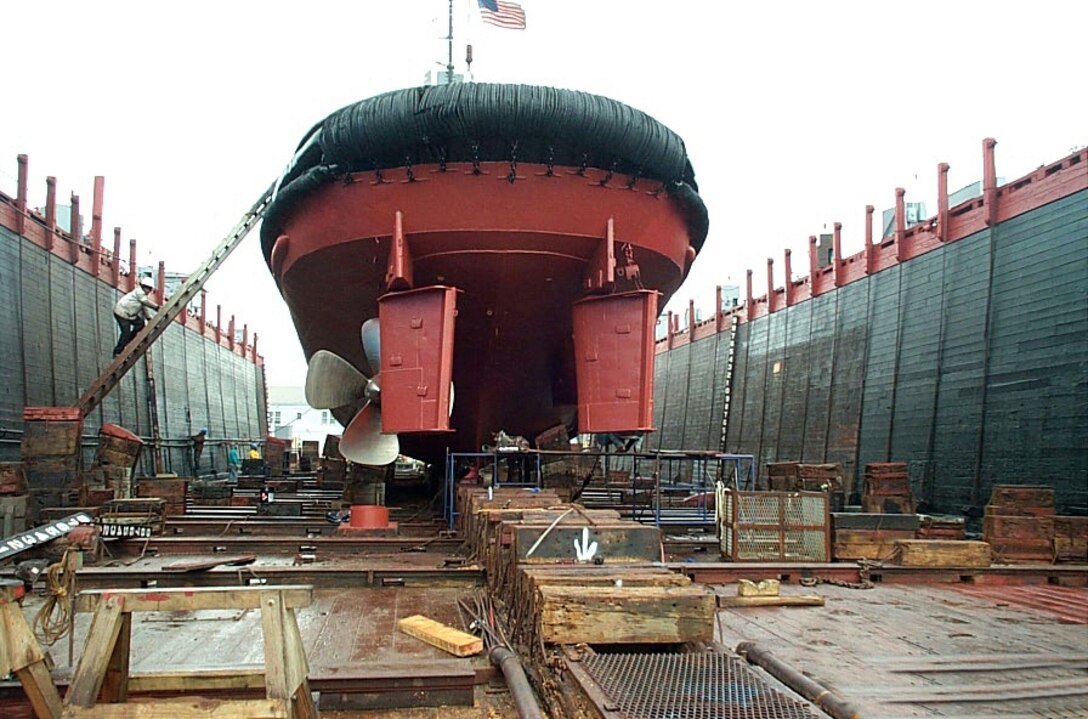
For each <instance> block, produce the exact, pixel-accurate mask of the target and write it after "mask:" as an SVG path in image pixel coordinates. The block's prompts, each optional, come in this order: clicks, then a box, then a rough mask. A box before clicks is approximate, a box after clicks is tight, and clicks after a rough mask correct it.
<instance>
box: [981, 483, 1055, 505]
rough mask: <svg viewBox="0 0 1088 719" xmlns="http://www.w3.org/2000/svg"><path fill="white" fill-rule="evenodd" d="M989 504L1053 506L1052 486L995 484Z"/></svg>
mask: <svg viewBox="0 0 1088 719" xmlns="http://www.w3.org/2000/svg"><path fill="white" fill-rule="evenodd" d="M990 504H993V505H1007V506H1010V507H1053V506H1054V488H1053V487H1048V486H1046V485H1041V484H1036V485H1032V484H1020V485H1017V484H995V485H994V487H993V492H992V493H991V494H990Z"/></svg>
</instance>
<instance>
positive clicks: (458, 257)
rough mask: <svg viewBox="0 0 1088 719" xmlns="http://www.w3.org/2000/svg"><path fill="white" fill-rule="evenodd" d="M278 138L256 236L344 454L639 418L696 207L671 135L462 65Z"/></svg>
mask: <svg viewBox="0 0 1088 719" xmlns="http://www.w3.org/2000/svg"><path fill="white" fill-rule="evenodd" d="M295 158H296V159H295V161H294V163H293V164H292V166H291V167H289V168H288V170H287V171H286V172H285V173H284V175H283V177H282V178H281V180H280V183H279V187H278V189H277V191H276V196H275V198H274V200H273V202H272V204H271V205H270V207H269V209H268V212H267V214H266V216H265V219H264V223H263V225H262V229H261V242H262V247H263V251H264V254H265V258H266V260H267V263H268V266H269V269H270V270H271V272H272V274H273V276H274V277H275V279H276V282H277V284H278V286H279V289H280V292H281V294H282V296H283V298H284V300H285V301H286V303H287V305H288V307H289V308H290V311H291V315H292V318H293V320H294V324H295V328H296V330H297V332H298V336H299V340H300V341H301V343H302V347H303V350H304V352H305V354H306V357H307V360H308V362H309V369H308V374H307V381H306V389H307V399H308V401H309V402H310V403H311V404H312V405H313V406H315V407H318V408H327V409H330V410H332V412H333V414H334V416H335V417H336V418H337V419H338V420H339V421H340V422H341V423H343V424H345V425H346V429H345V431H344V436H343V439H342V441H341V444H340V450H341V452H342V453H343V454H344V456H346V457H347V458H349V459H351V460H353V461H356V462H360V463H363V464H373V465H382V464H388V463H390V462H393V461H395V460H396V458H397V456H398V455H399V454H406V455H410V456H412V457H417V458H420V459H423V460H427V461H432V460H435V459H439V458H441V457H442V456H443V455H444V453H445V452H446V451H447V449H449V450H451V451H478V450H479V448H480V446H481V445H482V444H483V443H484V442H486V441H489V440H490V438H491V436H492V435H493V433H495V432H496V431H498V430H500V429H501V430H504V431H505V432H507V433H508V434H511V435H522V436H526V437H533V436H535V435H537V434H538V433H540V432H542V431H545V430H547V429H549V428H554V427H556V426H558V425H560V424H562V425H565V426H566V427H567V428H568V430H569V431H577V432H592V433H610V434H621V435H635V436H637V435H639V434H641V433H645V432H647V431H650V430H651V429H652V415H653V387H652V383H653V358H654V325H655V321H656V318H657V314H658V308H659V307H660V306H662V305H663V303H664V302H666V301H667V300H668V298H669V297H670V296H671V295H672V293H673V292H674V291H675V290H676V289H677V288H678V287H679V286H680V284H681V282H682V281H683V280H684V277H685V276H686V275H687V272H688V270H689V269H690V267H691V264H692V262H693V261H694V259H695V257H696V254H697V253H698V251H699V249H700V248H701V246H702V244H703V242H704V240H705V238H706V234H707V227H708V218H707V212H706V208H705V206H704V204H703V202H702V200H701V199H700V197H699V195H698V191H697V186H696V184H695V177H694V172H693V170H692V167H691V163H690V162H689V160H688V157H687V153H686V150H685V147H684V143H683V141H682V140H681V139H680V137H679V136H677V135H676V133H674V132H672V131H671V130H669V129H668V128H667V127H665V126H664V125H662V124H661V123H660V122H658V121H656V120H654V119H653V118H651V117H649V116H647V115H646V114H644V113H642V112H640V111H638V110H635V109H633V108H631V107H629V106H627V105H625V104H623V103H620V102H617V101H615V100H612V99H609V98H606V97H601V96H597V95H592V94H588V93H584V92H577V91H572V90H564V89H556V88H550V87H538V86H527V85H505V84H478V83H460V84H450V85H441V86H432V87H420V88H412V89H405V90H397V91H394V92H389V93H385V94H382V95H378V96H376V97H372V98H370V99H367V100H363V101H361V102H357V103H355V104H352V105H349V106H347V107H344V108H342V109H340V110H338V111H336V112H334V113H332V114H331V115H329V116H328V117H326V118H325V119H324V120H322V121H321V122H319V123H318V124H317V125H316V126H315V127H314V128H313V129H312V130H311V131H310V132H309V133H308V134H307V135H306V137H305V138H304V139H303V141H302V143H301V144H300V146H299V148H298V151H297V152H296V154H295Z"/></svg>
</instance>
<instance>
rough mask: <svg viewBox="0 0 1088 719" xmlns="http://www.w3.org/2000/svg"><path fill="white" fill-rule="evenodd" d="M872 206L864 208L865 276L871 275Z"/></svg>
mask: <svg viewBox="0 0 1088 719" xmlns="http://www.w3.org/2000/svg"><path fill="white" fill-rule="evenodd" d="M875 209H876V208H874V207H873V206H872V205H866V206H865V274H867V275H871V274H873V211H874V210H875Z"/></svg>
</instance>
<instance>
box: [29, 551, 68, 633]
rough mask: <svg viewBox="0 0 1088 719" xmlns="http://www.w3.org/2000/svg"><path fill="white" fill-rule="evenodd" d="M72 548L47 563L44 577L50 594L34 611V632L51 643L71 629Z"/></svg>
mask: <svg viewBox="0 0 1088 719" xmlns="http://www.w3.org/2000/svg"><path fill="white" fill-rule="evenodd" d="M71 552H72V550H71V549H65V550H64V555H63V556H62V557H61V559H60V561H59V562H56V563H55V564H51V565H49V569H47V570H46V581H47V582H48V587H49V597H48V598H47V599H46V600H45V604H43V605H42V607H41V609H39V610H38V613H37V614H36V615H34V634H35V636H37V637H38V640H39V641H40V642H41V643H42V644H44V645H46V646H53V645H54V644H55V643H56V642H57V640H59V639H62V638H63V637H65V636H67V634H68V632H69V631H71V629H72V617H73V614H72V599H73V597H75V594H76V569H75V567H74V566H72V565H73V564H74V559H72V557H73V556H74V555H72V554H71Z"/></svg>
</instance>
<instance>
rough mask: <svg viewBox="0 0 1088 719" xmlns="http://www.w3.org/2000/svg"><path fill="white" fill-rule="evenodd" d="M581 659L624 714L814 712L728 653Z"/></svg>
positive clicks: (792, 717) (810, 717) (765, 717)
mask: <svg viewBox="0 0 1088 719" xmlns="http://www.w3.org/2000/svg"><path fill="white" fill-rule="evenodd" d="M582 664H583V666H584V667H585V668H586V670H587V671H588V672H589V674H590V675H591V676H592V677H593V679H594V680H595V681H596V682H597V683H598V684H599V685H600V686H601V689H602V690H604V692H605V694H607V695H608V696H609V698H610V699H612V701H614V702H615V703H616V705H617V706H618V707H619V710H620V711H621V712H622V713H623V714H624V716H625V717H627V718H628V719H814V718H815V717H816V716H817V715H816V714H813V713H812V711H810V710H809V708H808V706H807V705H805V704H802V703H801V702H799V701H797V700H795V699H791V698H790V697H789V696H787V695H785V694H783V693H782V692H780V691H778V690H777V689H775V688H773V687H772V686H771V685H770V684H768V683H767V682H766V681H765V680H764V679H762V678H761V677H760V676H759V675H758V674H756V672H754V671H753V670H752V669H751V668H749V667H748V665H747V664H745V663H744V661H743V660H741V659H738V658H737V657H734V656H731V655H729V654H721V653H715V652H707V653H691V654H594V655H591V656H589V657H586V658H585V659H584V660H583V662H582Z"/></svg>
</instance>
